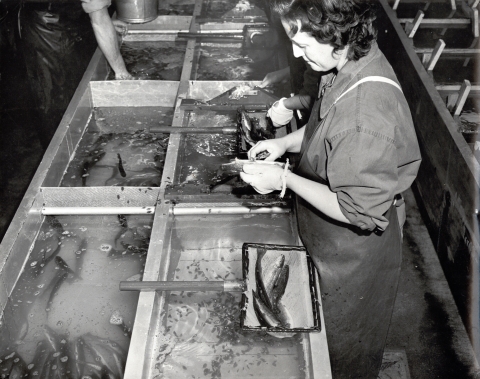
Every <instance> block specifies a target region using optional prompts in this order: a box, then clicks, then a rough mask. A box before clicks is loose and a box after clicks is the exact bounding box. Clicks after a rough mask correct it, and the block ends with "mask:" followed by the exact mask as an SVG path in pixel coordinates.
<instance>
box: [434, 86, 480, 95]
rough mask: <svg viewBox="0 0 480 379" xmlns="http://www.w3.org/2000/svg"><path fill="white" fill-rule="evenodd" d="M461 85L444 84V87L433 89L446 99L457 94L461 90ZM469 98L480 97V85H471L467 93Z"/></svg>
mask: <svg viewBox="0 0 480 379" xmlns="http://www.w3.org/2000/svg"><path fill="white" fill-rule="evenodd" d="M461 87H462V85H461V84H446V85H437V86H435V88H436V89H437V91H438V93H439V94H440V95H441V96H442V97H446V96H448V95H452V94H458V93H459V92H460V90H461ZM469 97H473V98H479V97H480V85H478V84H476V85H471V86H470V91H469Z"/></svg>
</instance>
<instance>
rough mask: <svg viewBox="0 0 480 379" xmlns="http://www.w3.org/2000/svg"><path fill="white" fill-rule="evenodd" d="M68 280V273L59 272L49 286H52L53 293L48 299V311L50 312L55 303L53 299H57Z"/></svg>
mask: <svg viewBox="0 0 480 379" xmlns="http://www.w3.org/2000/svg"><path fill="white" fill-rule="evenodd" d="M67 278H68V273H66V272H59V273H58V274H57V275H56V276H55V278H54V279H53V280H52V282H51V283H50V284H49V287H50V286H52V287H53V288H52V291H51V292H50V296H49V297H48V301H47V305H46V307H45V308H46V309H47V310H48V309H49V308H50V304H52V303H53V299H54V298H55V295H56V294H57V291H58V289H59V288H60V286H61V285H62V284H63V282H64V281H65V280H66V279H67Z"/></svg>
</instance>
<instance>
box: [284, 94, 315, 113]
mask: <svg viewBox="0 0 480 379" xmlns="http://www.w3.org/2000/svg"><path fill="white" fill-rule="evenodd" d="M312 100H313V99H312V97H311V96H309V95H295V96H292V97H288V98H286V99H285V100H283V105H284V106H285V108H287V109H290V110H297V109H300V110H302V109H309V108H310V106H311V104H312Z"/></svg>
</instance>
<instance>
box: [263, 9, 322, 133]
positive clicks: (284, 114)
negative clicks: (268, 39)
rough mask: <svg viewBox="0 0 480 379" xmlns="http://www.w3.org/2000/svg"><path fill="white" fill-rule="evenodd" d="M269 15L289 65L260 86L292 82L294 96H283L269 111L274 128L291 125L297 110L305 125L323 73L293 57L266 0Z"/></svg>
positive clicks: (267, 77) (279, 23)
mask: <svg viewBox="0 0 480 379" xmlns="http://www.w3.org/2000/svg"><path fill="white" fill-rule="evenodd" d="M265 5H266V12H265V13H266V15H267V18H268V20H269V23H270V26H271V27H272V29H273V30H275V31H276V35H277V38H278V39H279V40H280V41H281V43H280V46H287V48H286V51H285V53H286V56H287V61H288V66H287V67H285V68H282V69H280V70H277V71H273V72H270V73H268V74H267V75H266V76H265V78H264V79H263V80H262V83H260V84H259V87H260V88H268V87H272V86H275V85H277V84H279V83H285V82H287V81H290V87H291V90H292V96H291V97H289V98H287V97H283V98H281V99H280V100H278V101H276V102H275V103H274V104H273V105H272V107H270V109H269V110H268V112H267V115H268V117H270V119H271V120H272V123H273V125H274V126H277V127H279V126H282V125H286V124H288V123H289V122H290V121H291V120H292V118H293V117H294V111H298V112H299V120H298V124H297V125H300V126H303V125H304V124H305V123H306V121H308V118H309V117H310V111H311V108H312V106H313V103H314V99H315V96H316V94H317V92H318V83H319V81H320V76H321V73H319V72H317V71H314V70H313V69H312V68H311V67H310V66H309V65H307V64H306V63H305V62H304V61H303V60H302V59H301V58H300V59H299V58H296V57H294V56H293V51H292V48H291V45H290V40H289V39H288V36H287V35H286V34H285V31H284V30H283V26H282V24H281V22H280V19H279V17H278V15H276V14H272V13H271V11H270V6H269V1H268V0H266V1H265Z"/></svg>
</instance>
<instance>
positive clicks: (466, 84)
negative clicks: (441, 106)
mask: <svg viewBox="0 0 480 379" xmlns="http://www.w3.org/2000/svg"><path fill="white" fill-rule="evenodd" d="M471 88H472V85H471V84H470V81H468V80H466V79H465V80H464V81H463V84H462V86H461V87H460V91H459V93H458V100H457V103H456V104H455V108H454V110H453V115H454V116H460V113H462V109H463V106H464V105H465V101H467V98H468V94H469V93H470V90H471Z"/></svg>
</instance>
